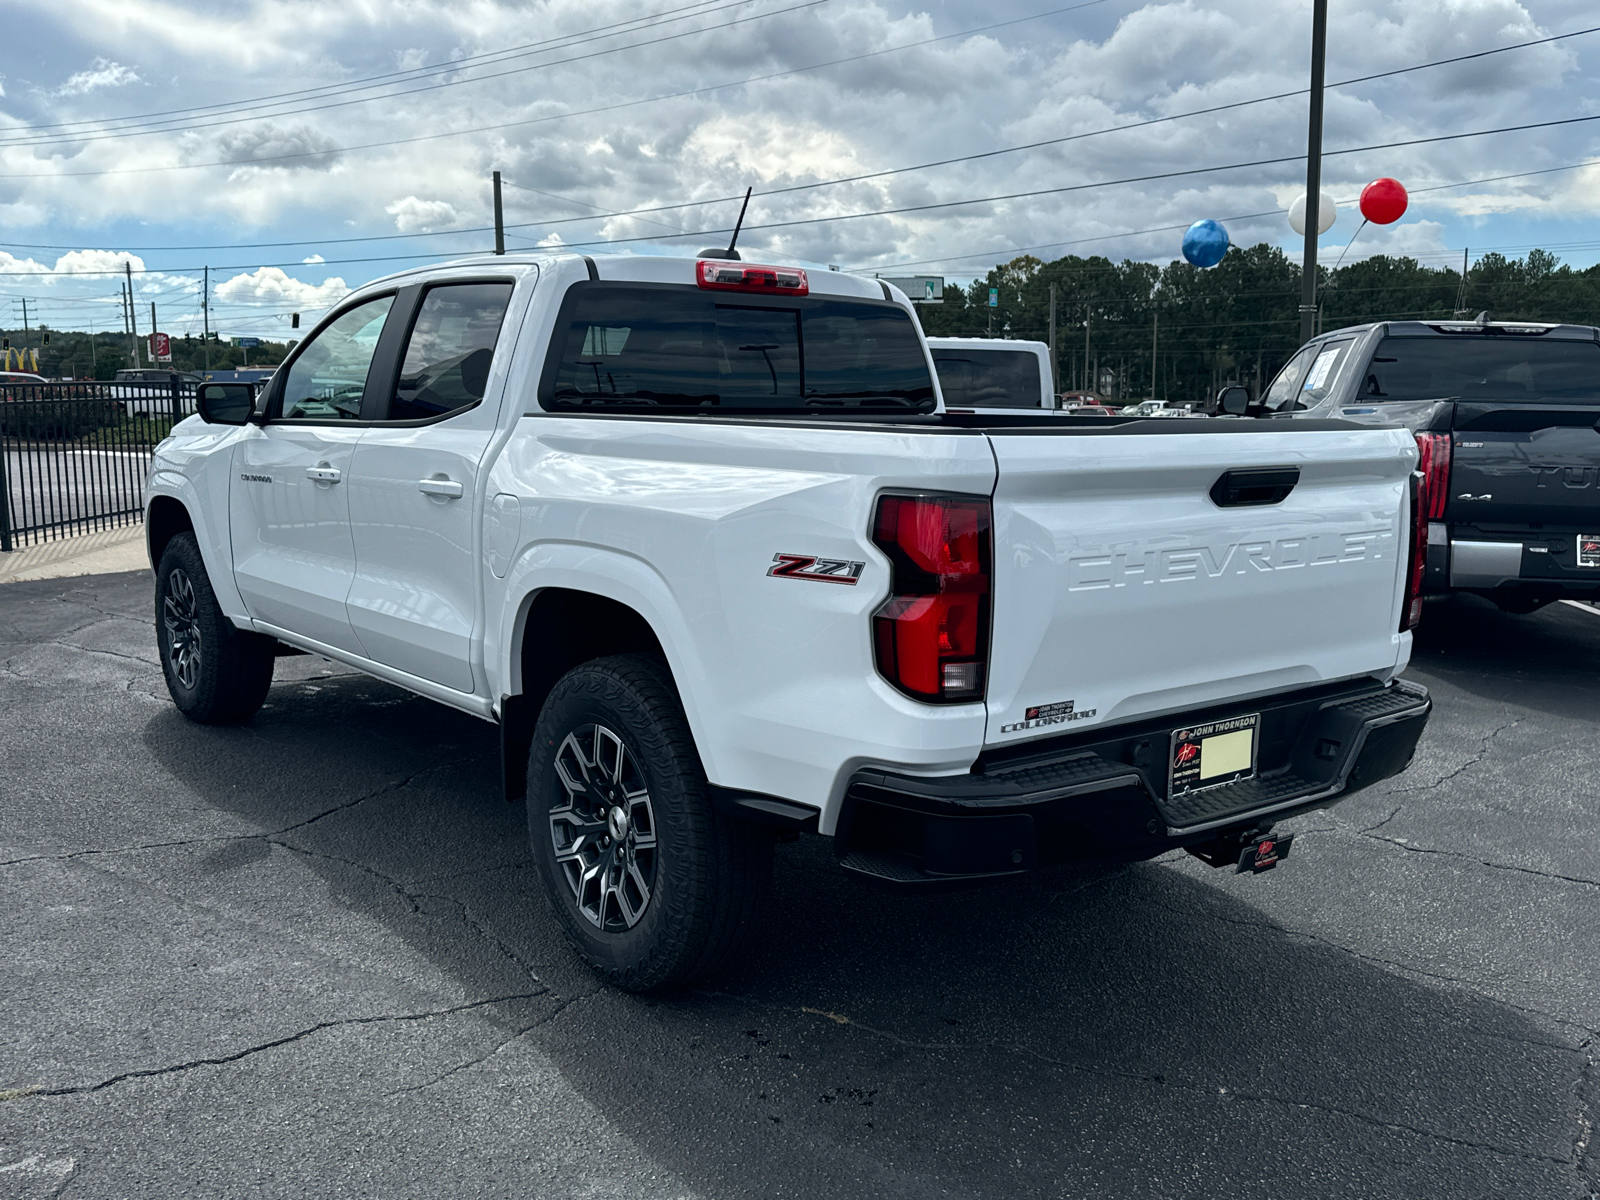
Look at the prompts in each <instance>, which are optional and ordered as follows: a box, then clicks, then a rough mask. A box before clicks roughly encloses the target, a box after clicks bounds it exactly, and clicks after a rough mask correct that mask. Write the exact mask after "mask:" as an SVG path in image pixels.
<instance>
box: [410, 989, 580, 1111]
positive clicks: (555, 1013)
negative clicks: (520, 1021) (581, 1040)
mask: <svg viewBox="0 0 1600 1200" xmlns="http://www.w3.org/2000/svg"><path fill="white" fill-rule="evenodd" d="M604 990H605V988H604V987H597V988H594V989H593V990H592V991H587V992H580V993H579V994H578V995H576V996H572V997H570V998H568V999H566V1000H563V1001H562V1002H561V1003H560V1004H558V1005H557V1006H556V1007H555V1008H553V1009H551V1010H550V1011H549V1012H548V1013H546V1014H545V1015H544V1016H542V1017H540V1018H539V1019H538V1020H537V1021H534V1022H533V1023H532V1024H531V1025H525V1026H523V1027H522V1028H521V1029H519V1030H517V1031H516V1032H515V1033H513V1034H512V1035H511V1036H510V1037H508V1038H505V1039H504V1040H502V1041H500V1042H498V1043H497V1044H496V1045H495V1046H494V1048H493V1049H491V1050H488V1051H486V1052H485V1053H483V1054H480V1055H478V1056H477V1057H476V1058H469V1059H467V1061H466V1062H462V1063H457V1064H456V1065H455V1066H453V1067H451V1068H450V1069H449V1070H448V1071H444V1072H442V1073H440V1074H438V1075H435V1076H434V1077H433V1078H432V1079H428V1080H425V1081H424V1082H422V1083H414V1084H412V1085H410V1086H409V1087H403V1088H396V1089H395V1090H394V1091H392V1092H385V1093H384V1094H383V1095H384V1098H385V1099H390V1098H393V1097H395V1096H403V1095H405V1094H406V1093H407V1092H420V1091H422V1090H423V1089H424V1088H430V1087H432V1086H433V1085H434V1084H436V1083H440V1082H442V1081H443V1080H446V1079H448V1078H450V1076H452V1075H457V1074H460V1073H461V1072H462V1071H465V1070H467V1069H468V1068H470V1067H475V1066H477V1065H478V1064H479V1063H482V1062H487V1061H488V1060H489V1059H491V1058H493V1057H494V1056H495V1055H496V1054H499V1053H500V1051H502V1050H504V1049H505V1048H506V1047H507V1046H509V1045H510V1044H511V1043H512V1042H515V1041H517V1040H518V1039H520V1038H522V1037H524V1036H526V1035H527V1034H529V1033H532V1032H533V1031H534V1030H535V1029H538V1028H539V1027H540V1026H542V1025H548V1024H550V1022H552V1021H554V1020H555V1019H556V1018H557V1017H559V1016H560V1015H561V1014H562V1013H564V1012H566V1011H567V1009H569V1008H571V1007H572V1006H573V1005H575V1004H581V1003H582V1002H583V1001H585V1000H591V999H593V998H594V997H595V996H596V995H598V994H599V993H601V992H603V991H604ZM546 994H547V995H553V994H554V993H550V992H547V993H546Z"/></svg>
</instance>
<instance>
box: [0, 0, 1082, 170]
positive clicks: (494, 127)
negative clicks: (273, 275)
mask: <svg viewBox="0 0 1600 1200" xmlns="http://www.w3.org/2000/svg"><path fill="white" fill-rule="evenodd" d="M1105 2H1106V0H1081V2H1080V3H1077V4H1069V5H1067V6H1065V7H1063V8H1052V9H1047V10H1046V11H1044V12H1038V13H1033V14H1031V15H1029V16H1026V17H1016V18H1013V19H1011V20H1009V21H996V22H993V23H991V24H988V25H979V26H975V27H973V28H971V29H963V30H960V31H958V32H956V33H947V34H941V35H940V36H938V37H931V38H923V39H921V40H919V41H915V42H906V43H904V44H902V45H899V46H889V47H886V48H885V49H882V50H872V51H868V52H866V53H864V54H853V55H850V56H848V57H845V58H835V59H830V60H828V61H826V62H820V63H812V64H811V65H809V66H804V67H792V68H789V69H788V70H784V71H772V72H769V73H768V74H765V75H752V76H750V77H748V78H745V79H736V80H733V81H731V82H728V83H716V84H709V85H707V86H705V87H698V88H688V89H686V90H684V91H680V92H669V93H666V94H664V95H659V96H646V97H643V98H641V99H638V100H623V101H619V102H617V103H615V104H606V105H601V106H599V107H597V108H586V109H579V110H577V111H574V112H565V113H554V114H551V115H550V116H545V117H528V118H525V119H523V120H518V121H500V122H496V123H494V124H490V125H477V126H472V127H469V128H466V129H453V130H450V131H448V132H445V133H428V134H418V135H416V136H414V137H403V138H390V139H388V140H385V141H381V142H362V143H357V144H355V145H350V146H337V147H334V148H332V149H329V150H297V151H294V152H291V153H288V154H271V155H262V156H259V157H257V158H237V159H219V160H216V161H213V162H203V163H177V164H173V165H169V166H162V167H120V168H111V169H107V170H103V171H59V172H53V171H34V172H29V173H14V174H9V175H6V174H0V179H84V178H98V177H101V176H106V175H144V174H151V173H155V172H161V171H198V170H203V169H206V168H210V167H241V166H258V165H260V164H262V163H274V162H285V161H289V160H295V159H303V158H320V157H324V156H326V155H330V154H344V153H349V152H351V151H355V150H383V149H388V148H389V147H391V146H409V145H414V144H416V143H418V142H430V141H437V140H439V139H441V138H459V137H465V136H467V135H469V134H474V133H493V132H498V131H500V130H505V129H518V128H522V127H525V126H529V125H543V124H546V123H549V122H552V121H565V120H567V119H569V118H572V117H587V116H594V115H596V114H599V113H608V112H616V111H617V110H619V109H624V108H636V107H639V106H641V105H645V104H656V103H659V102H661V101H665V100H680V99H685V98H687V97H691V96H700V95H705V94H707V93H709V92H717V91H723V90H725V89H727V88H734V87H743V86H745V85H747V84H751V83H763V82H766V81H768V80H772V79H782V78H785V77H787V76H790V75H799V74H803V73H805V72H807V71H818V70H822V69H824V68H826V67H836V66H841V65H844V64H847V63H853V62H863V61H865V60H867V59H870V58H880V57H882V56H884V55H886V54H897V53H899V52H900V51H902V50H914V49H916V48H918V47H920V46H931V45H933V44H934V43H935V42H947V41H950V40H951V39H953V38H959V37H970V36H971V35H973V34H975V33H987V32H989V31H990V30H994V29H1002V28H1005V27H1006V26H1010V25H1020V24H1023V23H1024V22H1027V21H1037V20H1041V19H1043V18H1045V17H1053V16H1057V15H1059V14H1061V13H1067V12H1075V11H1077V10H1078V9H1080V8H1092V7H1094V6H1095V5H1097V4H1103V3H1105Z"/></svg>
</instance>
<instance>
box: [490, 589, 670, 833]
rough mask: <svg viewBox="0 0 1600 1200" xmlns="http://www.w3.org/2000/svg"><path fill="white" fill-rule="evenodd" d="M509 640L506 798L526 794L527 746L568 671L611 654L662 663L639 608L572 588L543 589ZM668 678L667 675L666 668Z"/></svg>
mask: <svg viewBox="0 0 1600 1200" xmlns="http://www.w3.org/2000/svg"><path fill="white" fill-rule="evenodd" d="M522 609H523V611H522V612H521V614H520V615H519V617H518V619H517V624H516V631H515V635H514V639H513V641H512V653H511V667H512V670H513V671H514V674H513V676H512V677H511V679H510V680H509V681H508V682H509V685H510V687H512V688H514V689H515V691H514V693H513V694H511V695H508V696H506V697H505V698H504V700H503V701H502V707H501V713H500V743H501V763H502V772H503V781H504V787H505V795H506V799H507V800H510V801H515V800H520V799H522V797H523V795H524V794H525V793H526V790H527V761H528V745H529V742H530V740H531V739H532V737H533V727H534V724H535V722H537V721H538V719H539V711H540V709H541V708H543V707H544V702H545V699H546V697H548V696H549V695H550V691H551V689H552V688H554V687H555V685H556V683H557V682H558V681H559V680H560V679H561V677H562V676H563V675H565V674H566V673H567V672H568V671H570V670H572V668H574V667H576V666H579V665H580V664H582V663H586V662H591V661H593V660H594V659H597V658H606V657H609V656H611V655H615V654H654V655H660V656H661V657H662V658H665V657H666V655H665V651H664V650H663V649H662V645H661V639H660V637H658V636H657V634H656V631H655V629H654V628H653V627H652V626H651V624H650V622H649V621H648V620H647V619H646V618H645V617H644V615H643V614H642V613H640V612H639V611H638V610H637V609H635V608H633V607H631V606H629V605H627V604H624V603H622V602H621V601H620V600H613V599H611V598H610V597H609V596H602V595H600V594H599V593H597V592H586V591H581V590H578V589H575V588H562V587H550V588H541V589H539V590H538V591H536V592H533V593H531V594H530V595H529V596H528V597H527V598H526V599H525V600H524V601H523V604H522ZM667 670H668V673H669V674H670V673H671V666H670V665H669V666H668V668H667Z"/></svg>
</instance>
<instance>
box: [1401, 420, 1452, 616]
mask: <svg viewBox="0 0 1600 1200" xmlns="http://www.w3.org/2000/svg"><path fill="white" fill-rule="evenodd" d="M1449 498H1450V435H1449V434H1448V433H1419V434H1417V469H1416V470H1415V471H1413V472H1412V474H1411V557H1410V558H1409V559H1408V560H1407V562H1406V600H1405V607H1404V608H1403V609H1402V610H1401V613H1400V630H1401V632H1402V633H1403V632H1404V631H1406V630H1407V629H1415V628H1416V627H1417V622H1419V621H1421V620H1422V580H1423V576H1424V574H1425V573H1426V571H1427V569H1428V522H1430V521H1440V520H1443V519H1444V509H1445V504H1446V502H1447V501H1448V500H1449Z"/></svg>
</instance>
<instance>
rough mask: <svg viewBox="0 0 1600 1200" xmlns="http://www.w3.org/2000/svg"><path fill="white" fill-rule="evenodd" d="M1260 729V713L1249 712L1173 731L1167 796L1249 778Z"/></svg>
mask: <svg viewBox="0 0 1600 1200" xmlns="http://www.w3.org/2000/svg"><path fill="white" fill-rule="evenodd" d="M1260 729H1261V714H1260V713H1251V714H1250V715H1249V716H1245V717H1229V718H1228V719H1227V720H1226V721H1212V722H1211V723H1210V724H1207V725H1193V726H1190V727H1189V728H1188V729H1176V730H1173V733H1172V756H1171V758H1170V759H1168V762H1169V764H1170V766H1169V770H1168V774H1167V795H1168V796H1169V797H1172V798H1176V797H1178V796H1185V795H1188V794H1189V793H1190V792H1203V791H1205V790H1206V789H1207V788H1214V787H1221V786H1223V785H1224V784H1228V783H1238V782H1239V781H1240V780H1241V779H1249V778H1251V777H1252V776H1253V775H1255V773H1256V740H1257V734H1258V733H1259V732H1260Z"/></svg>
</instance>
